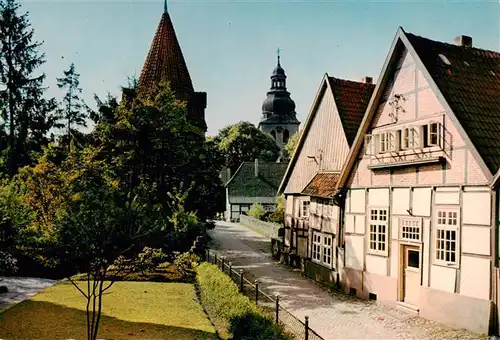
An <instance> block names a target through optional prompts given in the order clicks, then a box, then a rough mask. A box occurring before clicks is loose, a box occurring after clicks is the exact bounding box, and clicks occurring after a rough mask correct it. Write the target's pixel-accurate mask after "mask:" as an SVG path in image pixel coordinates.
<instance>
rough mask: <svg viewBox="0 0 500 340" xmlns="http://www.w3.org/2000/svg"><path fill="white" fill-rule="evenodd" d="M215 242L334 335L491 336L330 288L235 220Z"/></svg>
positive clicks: (221, 225)
mask: <svg viewBox="0 0 500 340" xmlns="http://www.w3.org/2000/svg"><path fill="white" fill-rule="evenodd" d="M210 236H211V237H212V240H213V241H212V242H213V248H215V249H217V251H218V252H219V253H220V254H221V255H224V256H226V257H227V259H228V261H229V260H230V261H232V263H233V267H234V268H243V269H244V271H245V273H246V275H247V276H246V277H247V278H248V279H252V280H253V279H255V278H258V279H259V284H260V287H262V288H263V290H264V292H266V293H268V294H270V295H272V294H274V293H278V294H279V296H280V302H281V303H282V305H283V306H284V307H285V308H286V309H288V310H289V311H290V312H291V313H292V314H294V315H295V316H296V317H297V318H299V319H301V320H304V317H305V316H306V315H308V316H309V324H310V326H311V328H312V329H314V330H315V331H316V332H317V333H318V334H319V335H321V336H322V337H323V338H324V339H325V340H330V339H426V340H427V339H432V340H434V339H435V340H438V339H461V340H462V339H464V340H467V339H486V336H481V335H477V334H473V333H470V332H467V331H464V330H454V329H451V328H448V327H446V326H442V325H440V324H436V323H434V322H431V321H428V320H425V319H422V318H420V317H418V316H414V315H410V314H407V313H405V312H403V311H400V310H397V309H394V308H391V307H389V306H386V305H382V304H379V303H374V302H368V301H365V300H360V299H357V298H354V297H350V296H348V295H345V294H343V293H339V292H335V291H329V290H328V289H326V288H325V287H324V286H322V285H320V284H318V283H316V282H314V281H313V280H310V279H307V278H305V277H303V276H302V275H301V274H300V272H299V271H297V270H295V271H294V270H292V269H290V268H289V267H286V266H284V265H281V264H279V263H277V262H275V261H273V259H272V257H271V253H270V241H269V239H267V238H266V237H264V236H262V235H260V234H258V233H256V232H254V231H252V230H250V229H248V228H246V227H244V226H242V225H240V224H235V223H228V222H220V221H219V222H217V226H216V228H215V229H214V230H212V231H210Z"/></svg>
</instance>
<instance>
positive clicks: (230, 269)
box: [229, 261, 233, 278]
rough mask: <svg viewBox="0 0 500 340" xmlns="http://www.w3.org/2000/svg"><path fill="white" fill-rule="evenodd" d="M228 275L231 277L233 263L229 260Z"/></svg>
mask: <svg viewBox="0 0 500 340" xmlns="http://www.w3.org/2000/svg"><path fill="white" fill-rule="evenodd" d="M229 277H230V278H233V263H232V262H231V261H229Z"/></svg>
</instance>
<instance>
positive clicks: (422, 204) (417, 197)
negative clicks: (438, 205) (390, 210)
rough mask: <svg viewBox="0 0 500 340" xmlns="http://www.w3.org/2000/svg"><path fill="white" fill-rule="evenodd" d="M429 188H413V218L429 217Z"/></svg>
mask: <svg viewBox="0 0 500 340" xmlns="http://www.w3.org/2000/svg"><path fill="white" fill-rule="evenodd" d="M431 191H432V189H431V188H414V189H413V202H412V213H413V215H415V216H431Z"/></svg>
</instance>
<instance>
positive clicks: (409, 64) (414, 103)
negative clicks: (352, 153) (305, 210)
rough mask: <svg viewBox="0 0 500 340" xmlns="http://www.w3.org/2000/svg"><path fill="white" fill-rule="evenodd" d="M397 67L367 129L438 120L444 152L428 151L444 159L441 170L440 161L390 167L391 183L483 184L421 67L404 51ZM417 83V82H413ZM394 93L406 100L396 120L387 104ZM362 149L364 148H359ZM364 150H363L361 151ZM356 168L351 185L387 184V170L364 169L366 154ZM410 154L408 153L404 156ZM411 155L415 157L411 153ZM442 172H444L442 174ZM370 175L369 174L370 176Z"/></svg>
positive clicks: (483, 178)
mask: <svg viewBox="0 0 500 340" xmlns="http://www.w3.org/2000/svg"><path fill="white" fill-rule="evenodd" d="M399 65H401V68H400V69H399V70H397V71H396V75H395V80H394V82H393V83H390V84H388V85H387V87H386V89H384V90H383V91H384V93H385V95H384V96H383V97H382V99H381V101H380V103H379V106H378V109H377V113H376V114H375V117H374V118H373V121H372V123H371V125H370V128H369V129H368V133H371V131H372V130H373V129H376V130H379V129H380V128H383V129H386V128H387V129H391V126H394V128H398V127H401V126H403V125H405V124H411V123H413V122H416V121H417V122H418V124H425V123H428V122H435V121H437V122H440V123H441V124H442V126H443V130H444V131H443V132H444V151H440V150H438V151H434V152H430V153H428V154H429V155H430V156H443V157H445V158H446V159H447V164H446V165H445V167H444V169H443V166H442V165H441V164H429V165H422V166H419V173H418V175H417V174H416V172H417V167H410V168H408V169H404V170H399V169H394V170H393V172H394V173H393V175H392V185H396V186H397V185H402V186H405V185H438V184H461V183H464V184H465V183H467V184H484V183H485V182H487V180H486V175H485V174H484V173H483V172H482V170H481V169H480V167H479V165H478V164H477V162H476V160H475V159H474V157H473V156H472V153H470V152H469V153H468V155H467V157H466V153H467V152H468V151H467V150H466V144H465V141H464V139H463V138H462V136H461V135H460V133H459V131H458V129H457V127H456V126H454V124H453V120H452V118H451V116H450V114H449V113H447V112H446V111H445V109H444V107H443V105H441V103H440V102H439V100H438V96H437V94H436V93H434V92H433V90H432V88H431V87H430V86H429V83H428V82H427V80H426V79H425V77H424V74H423V72H422V70H420V69H418V68H417V65H416V64H415V63H414V60H413V58H412V57H411V56H410V55H409V54H408V53H407V52H404V53H403V55H402V56H401V60H400V61H399ZM416 84H418V85H416ZM394 94H403V95H404V97H405V98H406V100H405V101H404V102H402V106H403V108H404V110H403V111H399V112H398V115H397V121H396V120H395V119H394V118H393V117H391V116H390V114H391V113H393V106H390V105H389V100H388V99H391V98H392V96H393V95H394ZM363 150H364V148H363ZM363 153H364V152H363ZM401 154H402V153H392V154H386V155H384V156H380V155H378V156H377V159H378V160H380V161H383V160H384V159H392V160H396V159H399V157H400V156H399V155H401ZM360 157H362V159H361V160H360V161H359V166H358V168H357V169H356V171H353V172H352V173H351V178H352V179H356V180H351V181H350V182H351V185H352V186H353V187H355V186H359V187H371V186H381V185H390V184H391V177H390V176H389V171H388V170H375V171H372V170H370V169H368V165H369V164H370V162H371V163H372V164H373V163H374V162H378V160H375V161H374V160H372V161H370V156H366V155H365V156H362V155H360ZM405 157H406V158H408V157H410V158H411V157H413V156H412V155H407V156H405ZM414 157H417V155H415V156H414ZM443 172H446V174H443ZM370 174H371V175H370Z"/></svg>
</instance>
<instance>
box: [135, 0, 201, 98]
mask: <svg viewBox="0 0 500 340" xmlns="http://www.w3.org/2000/svg"><path fill="white" fill-rule="evenodd" d="M164 8H165V9H164V12H163V15H162V17H161V20H160V24H159V25H158V29H157V30H156V34H155V36H154V39H153V42H152V43H151V48H150V49H149V53H148V56H147V58H146V62H145V63H144V67H143V68H142V72H141V75H140V77H139V91H148V90H149V89H151V88H153V87H154V86H155V85H157V84H158V83H159V82H160V81H162V80H163V79H166V80H167V81H169V82H170V87H171V88H172V90H174V92H175V94H176V97H177V99H180V100H188V99H189V97H190V96H191V95H192V93H193V92H194V89H193V83H192V82H191V77H190V76H189V71H188V69H187V66H186V61H185V60H184V57H183V55H182V51H181V47H180V45H179V42H178V40H177V36H176V35H175V30H174V26H173V24H172V20H171V19H170V15H169V14H168V11H167V4H166V1H165V5H164Z"/></svg>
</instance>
